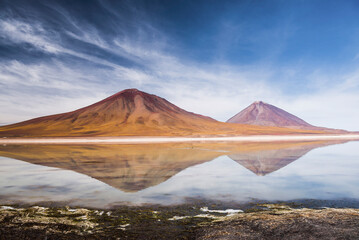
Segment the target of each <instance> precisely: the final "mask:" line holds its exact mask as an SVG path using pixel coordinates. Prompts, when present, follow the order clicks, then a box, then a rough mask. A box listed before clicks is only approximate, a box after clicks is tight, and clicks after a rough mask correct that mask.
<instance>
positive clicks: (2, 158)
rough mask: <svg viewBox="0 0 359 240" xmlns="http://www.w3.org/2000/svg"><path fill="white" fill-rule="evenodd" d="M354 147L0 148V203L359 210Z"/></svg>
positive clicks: (358, 166) (358, 164)
mask: <svg viewBox="0 0 359 240" xmlns="http://www.w3.org/2000/svg"><path fill="white" fill-rule="evenodd" d="M358 149H359V142H356V141H352V142H338V141H337V142H336V141H314V142H276V143H268V142H267V143H253V142H252V143H243V142H241V143H234V142H231V143H226V142H219V143H178V144H175V143H171V144H136V145H111V144H104V145H2V146H0V204H2V205H4V204H43V205H44V204H45V205H57V206H76V207H92V208H112V207H116V206H120V205H130V206H131V205H148V204H156V205H172V204H186V203H191V202H196V201H202V202H208V203H219V202H220V203H223V204H227V205H228V206H229V205H231V206H234V205H236V206H241V205H245V204H249V203H258V202H292V203H293V202H294V203H299V204H307V205H310V206H318V207H325V206H336V207H359V151H358Z"/></svg>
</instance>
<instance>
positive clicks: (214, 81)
mask: <svg viewBox="0 0 359 240" xmlns="http://www.w3.org/2000/svg"><path fill="white" fill-rule="evenodd" d="M0 10H1V11H0V112H1V115H0V124H8V123H14V122H18V121H22V120H26V119H29V118H33V117H38V116H42V115H48V114H55V113H59V112H66V111H71V110H74V109H77V108H80V107H83V106H86V105H89V104H91V103H93V102H96V101H98V100H101V99H102V98H105V97H107V96H109V95H111V94H113V93H116V92H118V91H121V90H123V89H126V88H138V89H140V90H143V91H146V92H149V93H153V94H156V95H159V96H161V97H164V98H166V99H167V100H169V101H171V102H172V103H174V104H176V105H178V106H179V107H182V108H184V109H186V110H188V111H192V112H196V113H200V114H203V115H208V116H211V117H213V118H215V119H218V120H221V121H225V120H227V119H228V118H230V117H231V116H233V115H234V114H236V113H237V112H239V111H240V110H242V109H243V108H245V107H246V106H248V105H249V104H251V103H252V102H254V101H256V100H262V101H265V102H268V103H270V104H273V105H276V106H278V107H280V108H283V109H285V110H287V111H289V112H291V113H293V114H295V115H297V116H299V117H301V118H303V119H304V120H306V121H308V122H309V123H312V124H314V125H320V126H326V127H334V128H344V129H350V130H358V127H357V122H358V120H357V119H358V118H359V108H358V104H359V70H358V66H359V14H358V12H359V3H358V2H357V1H106V0H97V1H63V0H61V1H51V0H50V1H49V0H47V1H45V0H44V1H18V0H11V1H10V0H2V1H0Z"/></svg>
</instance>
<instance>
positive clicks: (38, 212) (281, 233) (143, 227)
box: [0, 204, 359, 240]
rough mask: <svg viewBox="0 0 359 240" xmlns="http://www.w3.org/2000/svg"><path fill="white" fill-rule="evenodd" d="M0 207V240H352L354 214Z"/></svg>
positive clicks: (272, 207) (281, 208)
mask: <svg viewBox="0 0 359 240" xmlns="http://www.w3.org/2000/svg"><path fill="white" fill-rule="evenodd" d="M260 207H261V208H256V209H248V210H246V211H245V212H242V211H239V210H238V211H237V212H236V211H235V210H232V211H230V210H225V211H220V210H217V211H216V210H214V211H213V210H209V209H208V208H198V207H195V206H182V207H178V206H177V207H171V208H163V207H135V208H130V207H119V208H116V209H112V210H101V209H86V208H69V207H61V208H51V207H50V208H49V207H39V206H33V207H24V208H19V207H11V206H1V207H0V239H7V240H11V239H17V240H18V239H20V240H21V239H48V240H50V239H339V238H340V239H357V238H358V237H359V232H358V231H357V229H358V228H359V221H358V220H359V210H358V209H352V208H344V209H338V208H324V209H308V208H291V207H289V206H287V205H280V204H262V205H261V206H260Z"/></svg>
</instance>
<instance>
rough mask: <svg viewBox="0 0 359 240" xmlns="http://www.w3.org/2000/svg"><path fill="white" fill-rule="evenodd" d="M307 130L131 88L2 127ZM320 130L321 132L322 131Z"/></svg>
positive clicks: (53, 133) (35, 130) (14, 131)
mask: <svg viewBox="0 0 359 240" xmlns="http://www.w3.org/2000/svg"><path fill="white" fill-rule="evenodd" d="M290 133H306V131H300V130H290V129H284V128H271V127H258V126H250V125H238V124H228V123H222V122H218V121H216V120H214V119H212V118H209V117H205V116H202V115H199V114H195V113H191V112H187V111H185V110H183V109H181V108H179V107H177V106H175V105H173V104H172V103H170V102H168V101H167V100H165V99H163V98H161V97H158V96H155V95H152V94H148V93H145V92H141V91H139V90H137V89H127V90H124V91H122V92H119V93H117V94H114V95H112V96H110V97H108V98H106V99H104V100H102V101H100V102H97V103H95V104H93V105H90V106H88V107H84V108H81V109H78V110H76V111H73V112H68V113H62V114H56V115H51V116H45V117H40V118H35V119H32V120H28V121H25V122H20V123H16V124H12V125H8V126H3V127H0V136H3V137H65V136H185V135H187V136H188V135H218V134H223V135H238V134H290ZM318 133H319V132H318Z"/></svg>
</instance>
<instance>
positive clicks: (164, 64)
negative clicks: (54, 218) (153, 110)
mask: <svg viewBox="0 0 359 240" xmlns="http://www.w3.org/2000/svg"><path fill="white" fill-rule="evenodd" d="M70 20H71V19H68V21H70ZM72 24H73V25H74V26H75V27H76V28H77V29H81V31H79V33H78V34H73V33H72V34H71V36H73V37H74V38H77V39H78V40H81V41H84V42H88V43H91V44H94V45H96V46H98V47H99V48H102V49H105V50H107V51H111V52H112V53H114V54H117V55H119V56H122V57H125V58H127V59H130V60H131V61H134V62H136V63H138V64H139V65H142V66H144V67H142V68H140V67H124V66H121V65H119V64H116V63H114V62H111V61H109V60H108V59H103V58H99V57H95V56H92V55H91V52H90V51H89V52H88V53H86V54H85V53H79V52H77V51H76V49H71V48H70V47H67V48H66V47H65V46H61V44H60V43H59V42H58V41H57V37H56V34H55V35H53V34H52V33H51V34H49V33H48V32H46V31H45V30H44V28H43V27H42V26H41V25H39V24H36V23H35V24H31V25H30V24H28V23H23V22H19V21H17V20H0V26H1V29H0V31H1V33H2V34H3V35H4V36H5V37H6V38H8V39H9V40H10V41H13V42H17V43H19V42H26V43H30V44H32V45H33V46H35V47H37V48H39V49H41V50H43V51H47V52H50V53H56V54H61V53H67V54H70V55H73V56H76V57H80V58H82V59H86V60H87V61H89V62H92V63H94V64H101V65H104V66H107V68H94V67H93V65H91V66H86V65H85V64H84V63H79V64H78V65H69V64H65V63H63V62H61V61H60V60H53V61H50V62H41V63H38V64H24V63H20V62H18V61H9V62H7V63H3V64H2V65H0V84H2V85H4V86H6V89H7V90H6V91H2V93H1V95H0V101H1V102H0V110H1V112H2V114H1V116H0V124H4V123H11V122H17V121H20V120H25V119H26V118H30V117H36V116H41V115H46V114H53V113H57V112H64V111H70V110H74V109H76V108H79V107H82V106H84V105H87V104H91V103H93V102H95V101H97V100H100V99H101V98H104V97H106V96H107V95H109V94H112V93H115V92H116V91H121V90H123V89H124V88H132V87H136V88H140V89H142V90H144V91H147V92H150V93H154V94H157V95H159V96H162V97H165V98H166V99H168V100H169V101H171V102H173V103H174V104H176V105H178V106H180V107H182V108H184V109H186V110H188V111H192V112H196V113H199V114H203V115H208V116H210V117H213V118H216V119H218V120H221V121H226V120H227V119H228V118H230V117H231V116H233V115H234V114H236V113H237V112H239V111H240V110H242V109H243V108H245V107H246V106H248V105H249V104H251V103H252V102H253V101H256V100H263V101H265V102H268V103H271V104H273V105H277V106H278V107H281V108H283V109H285V110H287V111H289V112H291V113H293V114H295V115H297V116H299V117H301V118H303V119H304V120H306V121H308V122H309V123H312V124H315V125H319V126H327V127H334V128H344V129H350V130H357V129H358V128H356V125H357V120H356V119H359V110H358V108H357V105H358V103H359V94H358V89H357V88H358V86H359V72H355V71H354V72H352V73H347V74H344V75H341V76H331V75H328V74H325V73H323V72H325V71H323V70H321V69H316V70H313V71H307V72H308V73H306V75H305V76H304V75H303V73H302V72H301V71H300V70H298V69H297V68H296V66H293V67H286V68H283V67H280V66H271V68H269V66H265V65H255V64H254V65H252V66H246V67H244V66H237V65H228V64H223V63H213V64H200V63H198V62H194V61H190V60H188V59H183V58H178V57H176V56H175V55H173V54H171V52H169V51H168V49H170V46H168V43H167V42H166V39H165V38H164V37H163V36H161V37H159V39H157V40H156V41H154V42H146V38H145V34H144V33H141V34H142V36H140V37H138V39H137V40H136V41H131V39H130V38H129V37H126V36H124V37H118V38H115V39H114V40H113V41H112V42H111V41H106V40H105V39H103V38H101V36H100V35H99V33H98V32H97V31H96V30H95V29H92V28H89V27H84V26H80V25H78V23H75V22H72ZM140 32H141V31H140ZM159 35H160V34H159ZM144 42H145V43H144ZM280 74H282V75H283V74H284V75H285V77H286V78H298V76H299V77H303V76H304V77H306V78H307V79H309V80H310V81H309V82H310V83H312V84H313V86H314V87H313V89H312V92H311V93H307V92H304V93H301V92H299V91H296V92H295V93H287V92H286V91H285V88H284V87H281V85H280V84H278V83H277V84H273V78H275V77H277V76H278V75H279V76H280ZM335 78H337V79H339V80H337V81H333V79H335ZM327 79H330V80H331V81H330V86H329V85H328V81H327ZM279 80H280V79H279ZM276 82H279V83H280V82H282V83H283V81H278V80H277V81H276ZM286 87H287V86H286ZM43 89H46V91H49V92H51V93H53V96H51V98H49V97H48V94H44V92H43V91H44V90H43ZM29 98H30V99H31V101H28V99H29Z"/></svg>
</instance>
